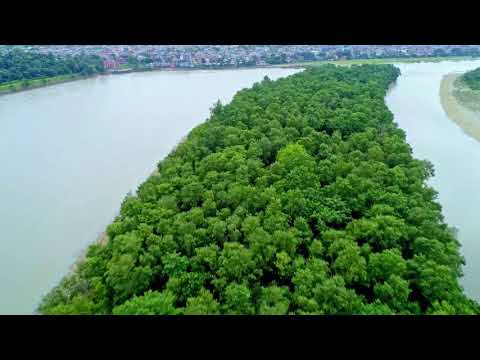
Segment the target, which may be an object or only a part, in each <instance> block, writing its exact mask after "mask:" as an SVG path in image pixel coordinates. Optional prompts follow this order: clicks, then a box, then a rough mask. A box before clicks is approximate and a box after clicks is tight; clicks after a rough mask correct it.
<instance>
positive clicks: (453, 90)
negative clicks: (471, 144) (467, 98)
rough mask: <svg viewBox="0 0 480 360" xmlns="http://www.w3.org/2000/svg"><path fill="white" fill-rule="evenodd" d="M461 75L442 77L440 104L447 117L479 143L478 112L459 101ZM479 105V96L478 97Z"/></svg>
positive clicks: (479, 118) (452, 74) (479, 112)
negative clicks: (459, 79)
mask: <svg viewBox="0 0 480 360" xmlns="http://www.w3.org/2000/svg"><path fill="white" fill-rule="evenodd" d="M461 75H462V73H450V74H447V75H445V76H443V78H442V81H441V83H440V103H441V104H442V108H443V111H445V113H446V114H447V117H448V118H449V119H450V120H451V121H453V122H454V123H456V124H457V125H458V126H459V127H460V128H461V129H462V130H463V131H464V132H465V133H466V134H467V135H468V136H470V137H472V138H474V139H475V140H477V141H480V111H475V110H473V109H471V108H469V107H468V106H466V105H465V104H462V102H461V100H460V99H459V92H460V91H461V90H460V88H459V83H458V78H459V77H460V76H461ZM478 101H479V105H480V96H479V97H478Z"/></svg>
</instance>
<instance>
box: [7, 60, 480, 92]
mask: <svg viewBox="0 0 480 360" xmlns="http://www.w3.org/2000/svg"><path fill="white" fill-rule="evenodd" d="M478 59H480V57H471V56H444V57H417V58H414V57H407V58H373V59H351V60H320V61H309V62H298V63H291V64H268V65H256V66H241V67H236V66H224V67H211V68H208V67H201V68H199V67H194V68H154V69H131V70H127V71H120V72H106V73H97V74H92V75H84V76H82V75H78V76H77V75H73V76H72V77H71V78H68V79H61V80H57V81H56V80H54V78H44V79H45V80H47V81H49V79H50V82H49V83H47V84H42V83H40V84H33V85H30V86H28V87H25V88H18V89H12V90H1V87H2V85H1V84H0V96H2V95H9V94H14V93H19V92H23V91H28V90H33V89H39V88H42V87H47V86H52V85H57V84H63V83H67V82H72V81H77V80H85V79H90V78H94V77H99V76H110V75H123V74H131V73H141V72H151V71H175V72H176V71H179V72H182V71H206V70H207V71H208V70H247V69H305V68H309V67H316V66H321V65H326V64H333V65H338V66H351V65H355V64H358V65H362V64H395V63H428V62H442V61H467V60H478ZM60 76H63V75H60ZM39 80H41V79H31V80H30V81H39Z"/></svg>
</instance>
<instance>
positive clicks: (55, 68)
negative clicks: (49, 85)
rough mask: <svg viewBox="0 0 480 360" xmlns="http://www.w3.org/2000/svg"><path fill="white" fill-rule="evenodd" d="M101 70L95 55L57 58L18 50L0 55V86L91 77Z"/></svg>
mask: <svg viewBox="0 0 480 360" xmlns="http://www.w3.org/2000/svg"><path fill="white" fill-rule="evenodd" d="M103 70H104V69H103V61H102V59H101V58H100V57H99V56H96V55H79V56H70V57H66V58H58V57H55V56H54V55H52V54H48V55H47V54H36V53H31V52H26V51H23V50H20V49H13V50H11V51H8V52H6V53H2V54H0V84H1V83H5V82H10V81H17V80H31V79H38V78H46V77H52V76H58V75H71V74H78V75H91V74H94V73H98V72H102V71H103Z"/></svg>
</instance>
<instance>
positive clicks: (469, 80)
mask: <svg viewBox="0 0 480 360" xmlns="http://www.w3.org/2000/svg"><path fill="white" fill-rule="evenodd" d="M461 79H462V80H463V81H464V82H465V83H466V84H467V85H468V87H470V89H472V90H480V68H477V69H474V70H472V71H467V72H466V73H465V74H463V75H462V76H461Z"/></svg>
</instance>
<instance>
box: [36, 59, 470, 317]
mask: <svg viewBox="0 0 480 360" xmlns="http://www.w3.org/2000/svg"><path fill="white" fill-rule="evenodd" d="M398 75H399V70H398V69H397V68H395V67H394V66H392V65H362V66H352V67H351V68H346V67H336V66H333V65H326V66H322V67H318V68H313V69H308V70H306V71H304V72H302V73H298V74H296V75H293V76H289V77H287V78H283V79H280V80H277V81H271V80H270V79H268V78H267V77H265V79H264V80H263V81H262V82H261V83H257V84H255V85H254V86H253V88H251V89H244V90H242V91H239V92H238V93H237V94H236V96H235V97H234V99H233V101H232V102H231V103H230V104H228V105H226V106H223V105H222V104H221V103H217V104H216V105H215V106H214V107H213V108H212V114H211V117H210V118H209V120H208V121H207V122H206V123H204V124H202V125H200V126H198V127H197V128H195V129H194V130H193V131H192V132H191V133H190V134H189V135H188V137H187V139H186V140H185V141H184V142H182V143H181V144H179V145H178V147H177V148H176V149H175V150H174V151H173V152H172V153H171V154H170V155H169V156H168V157H167V158H166V159H164V160H163V161H161V162H160V163H159V164H158V173H156V174H155V175H152V176H151V177H150V178H149V179H148V180H147V181H145V182H144V183H143V184H142V185H141V186H140V187H139V188H138V191H137V193H136V194H135V195H134V196H127V197H126V199H125V200H124V202H123V204H122V206H121V211H120V214H119V216H118V217H117V218H116V219H115V221H114V222H113V223H112V224H111V225H109V226H108V229H107V235H108V239H109V241H108V242H107V243H106V244H104V245H102V244H94V245H92V246H90V248H89V249H88V253H87V256H86V259H85V261H84V262H83V263H82V264H81V265H80V266H79V269H78V271H77V272H75V273H73V274H71V275H69V276H67V277H66V278H65V279H64V280H63V281H62V282H61V283H60V284H59V286H57V287H56V288H54V289H53V290H52V291H51V292H50V293H49V294H48V295H47V296H46V297H45V298H44V300H43V302H42V303H41V305H40V307H39V311H40V312H41V313H44V314H67V313H72V314H112V313H113V314H159V315H161V314H473V313H479V306H478V304H477V303H475V302H473V301H472V300H470V299H467V298H466V296H465V295H464V294H463V290H462V288H461V286H460V285H459V282H458V279H459V277H460V276H461V265H462V264H463V262H464V260H463V258H462V257H461V256H460V255H459V243H458V241H457V240H456V238H455V236H454V233H453V231H451V229H450V228H449V227H448V226H447V224H445V223H444V221H443V217H442V213H441V207H440V205H439V204H438V203H437V202H436V196H437V194H436V192H435V190H433V189H432V188H431V187H429V186H428V185H427V184H426V180H427V179H428V178H429V177H430V176H432V174H433V168H432V165H431V164H430V163H428V162H426V161H420V160H417V159H414V158H413V157H412V152H411V148H410V147H409V145H408V144H407V143H406V142H405V134H404V132H403V131H402V130H401V129H399V128H398V127H397V125H396V124H395V123H394V122H393V115H392V114H391V112H390V111H389V110H388V108H387V107H386V105H385V103H384V96H385V94H386V92H387V88H388V86H389V85H390V84H391V83H392V82H393V81H395V79H396V78H397V77H398Z"/></svg>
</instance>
